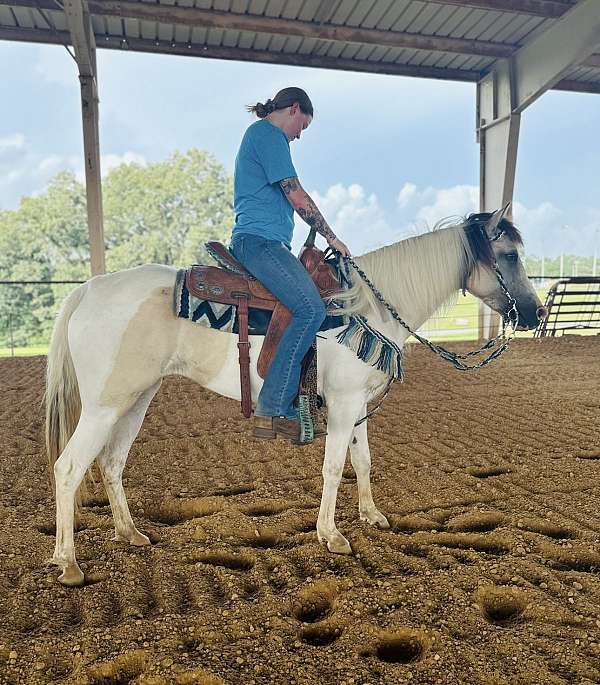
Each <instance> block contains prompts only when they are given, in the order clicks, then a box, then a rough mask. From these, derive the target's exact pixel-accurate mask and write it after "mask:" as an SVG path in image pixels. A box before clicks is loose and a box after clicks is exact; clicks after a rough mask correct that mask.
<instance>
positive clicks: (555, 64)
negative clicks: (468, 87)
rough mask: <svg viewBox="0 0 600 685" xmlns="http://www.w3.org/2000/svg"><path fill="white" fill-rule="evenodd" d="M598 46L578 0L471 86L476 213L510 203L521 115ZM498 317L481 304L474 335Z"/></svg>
mask: <svg viewBox="0 0 600 685" xmlns="http://www.w3.org/2000/svg"><path fill="white" fill-rule="evenodd" d="M599 46H600V1H599V0H580V2H578V3H577V4H576V5H574V6H573V7H572V9H570V10H569V11H568V12H566V13H565V14H564V15H563V16H562V17H560V19H558V20H557V21H556V22H555V23H553V24H552V26H551V27H550V28H549V29H548V30H547V31H545V32H544V33H542V34H540V35H538V36H537V37H536V38H535V39H534V40H532V41H531V42H530V43H527V45H525V46H523V47H522V48H520V49H519V50H518V51H517V52H516V53H515V54H514V55H513V56H512V57H510V58H508V59H500V60H498V61H497V62H495V64H494V67H493V69H492V70H491V71H490V73H488V74H487V75H486V76H484V77H483V78H482V79H481V81H480V82H479V83H478V86H477V136H478V141H479V145H480V209H481V211H482V212H491V211H494V210H495V209H498V208H500V207H503V206H504V205H505V204H506V203H507V202H509V201H511V200H512V197H513V191H514V184H515V171H516V165H517V147H518V142H519V129H520V125H521V112H522V111H523V110H524V109H525V108H526V107H528V106H529V105H530V104H531V103H532V102H534V101H535V100H536V99H537V98H538V97H540V95H542V94H543V93H544V92H545V91H546V90H548V89H549V88H551V87H552V86H553V85H554V84H555V83H557V82H558V81H559V80H560V79H561V78H562V77H563V76H564V74H565V73H566V72H567V71H568V70H569V69H570V68H571V67H572V66H574V65H576V64H579V63H580V62H583V61H584V60H585V59H587V58H588V57H589V56H590V55H591V54H592V53H593V52H594V51H595V50H596V49H597V48H598V47H599ZM499 321H500V319H499V317H498V316H497V315H496V314H493V313H492V311H491V310H490V309H489V308H488V307H486V306H485V305H483V304H481V305H480V309H479V334H480V337H489V336H490V335H491V334H492V333H495V331H496V330H497V327H498V326H499Z"/></svg>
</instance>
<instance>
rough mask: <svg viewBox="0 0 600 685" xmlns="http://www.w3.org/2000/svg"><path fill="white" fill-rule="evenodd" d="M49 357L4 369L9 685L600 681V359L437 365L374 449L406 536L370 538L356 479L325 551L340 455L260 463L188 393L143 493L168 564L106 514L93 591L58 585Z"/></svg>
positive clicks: (156, 436)
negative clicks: (47, 446) (336, 548)
mask: <svg viewBox="0 0 600 685" xmlns="http://www.w3.org/2000/svg"><path fill="white" fill-rule="evenodd" d="M44 366H45V359H44V358H43V357H37V358H29V359H24V358H21V359H4V360H1V361H0V683H2V684H3V685H4V684H10V685H13V684H16V683H27V684H32V685H36V684H39V683H73V684H75V683H86V684H88V685H109V684H114V685H121V684H126V683H128V684H129V683H130V684H131V685H134V684H135V685H142V684H144V685H165V684H167V683H176V684H180V685H183V684H187V683H198V684H200V685H223V684H227V685H238V684H239V685H263V684H265V685H267V684H268V685H271V684H275V685H305V684H312V683H315V684H318V685H333V684H335V685H367V684H369V685H378V684H380V683H386V684H387V683H390V684H391V683H394V684H396V683H413V684H424V685H426V684H436V683H441V684H446V683H448V684H452V685H455V684H466V685H476V684H485V685H504V684H511V685H517V684H519V685H558V684H561V683H576V684H577V685H589V684H590V683H600V338H598V337H595V338H592V337H589V338H579V337H565V338H562V339H557V340H543V341H517V342H516V343H515V344H514V345H513V346H512V348H511V349H510V350H509V351H508V352H507V353H506V354H505V355H504V357H502V358H501V359H500V360H499V361H498V362H496V363H495V364H493V365H491V366H490V367H488V368H487V369H485V370H483V371H480V372H478V373H477V374H475V375H465V374H460V373H458V372H456V371H454V370H453V369H451V368H450V367H447V365H445V364H443V363H442V362H441V361H439V360H437V359H435V358H433V357H432V356H431V354H430V353H428V352H427V351H425V350H424V349H421V348H420V349H417V350H415V351H414V352H412V353H411V354H410V355H409V356H408V358H407V360H406V371H407V378H406V381H405V383H404V384H403V385H399V384H398V385H397V386H395V387H394V389H393V392H392V394H391V396H390V397H389V398H388V400H387V402H386V404H385V405H384V406H383V408H382V409H381V411H380V412H379V414H378V415H377V416H376V417H375V418H374V419H373V420H372V421H371V426H370V429H369V433H370V444H371V449H372V457H373V473H372V478H373V489H374V495H375V500H376V502H377V504H378V505H379V508H380V509H381V510H382V511H383V512H384V513H385V514H386V515H387V516H388V517H389V518H390V522H391V524H392V529H391V530H390V531H382V530H378V529H374V528H371V527H369V526H368V524H366V523H363V522H361V521H360V520H358V514H357V493H356V482H355V479H354V477H353V473H352V470H351V467H350V466H349V464H348V465H347V466H346V469H345V472H344V479H343V482H342V485H341V486H340V494H339V498H338V515H337V521H338V526H339V528H340V530H341V531H342V532H343V533H344V534H345V535H346V536H347V537H348V538H349V540H350V542H351V544H352V548H353V551H354V555H353V556H347V557H345V556H334V555H332V554H330V553H328V552H327V551H326V549H325V548H324V547H322V546H321V545H320V544H319V543H318V542H317V537H316V533H315V532H314V526H315V521H316V516H317V511H318V505H319V499H320V493H321V460H322V453H323V448H322V446H321V445H312V446H310V447H305V448H300V447H292V446H290V445H288V444H287V443H284V442H281V441H279V440H278V441H273V442H257V441H254V440H253V439H252V438H251V437H250V435H249V431H250V424H249V422H245V421H244V420H243V419H242V418H241V415H240V412H239V406H238V405H237V403H235V402H233V401H230V400H227V399H223V398H220V397H218V396H216V395H214V394H212V393H210V392H208V391H206V390H203V389H202V388H200V387H199V386H196V385H194V384H192V383H191V382H188V381H186V380H184V379H180V378H172V379H169V380H167V381H166V382H165V383H164V385H163V387H162V389H161V391H160V392H159V394H158V396H157V397H156V398H155V400H154V401H153V403H152V405H151V407H150V410H149V413H148V416H147V418H146V420H145V422H144V425H143V427H142V430H141V432H140V435H139V436H138V438H137V440H136V442H135V443H134V446H133V448H132V452H131V455H130V459H129V462H128V465H127V468H126V471H125V489H126V491H127V494H128V499H129V502H130V506H131V509H132V512H133V515H134V518H135V520H136V522H137V524H138V526H139V527H140V529H141V530H142V531H144V532H145V533H146V534H148V535H149V536H150V538H151V540H152V542H153V544H152V546H151V547H146V548H134V547H129V546H127V545H125V544H123V543H120V542H114V541H112V536H113V530H112V519H111V515H110V509H109V507H108V506H107V504H108V503H107V499H106V496H105V494H104V491H103V490H102V489H101V488H98V489H97V490H96V491H95V492H93V493H92V494H91V496H90V498H89V499H88V500H87V502H86V506H85V508H84V511H83V517H82V527H81V529H80V530H79V532H78V533H77V534H76V549H77V554H78V558H79V561H80V563H81V566H82V568H83V570H84V572H85V575H86V584H85V586H84V587H82V588H75V589H67V588H64V587H61V586H60V585H59V584H58V583H57V582H56V578H57V575H58V571H57V569H55V568H54V567H52V566H48V565H46V560H47V559H49V558H50V556H51V554H52V548H53V544H54V537H53V536H54V509H53V499H52V496H51V492H50V488H49V484H48V478H47V467H46V457H45V453H44V447H43V416H42V409H41V407H40V400H41V397H42V389H43V374H44Z"/></svg>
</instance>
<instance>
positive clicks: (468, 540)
mask: <svg viewBox="0 0 600 685" xmlns="http://www.w3.org/2000/svg"><path fill="white" fill-rule="evenodd" d="M415 542H416V543H425V544H429V545H437V546H440V547H449V548H450V549H463V550H468V549H473V550H475V551H476V552H484V553H485V554H494V555H502V554H508V553H509V552H510V548H509V546H508V544H507V543H505V542H503V541H502V540H499V539H498V538H493V537H486V536H484V535H478V534H477V533H429V534H428V533H416V534H415Z"/></svg>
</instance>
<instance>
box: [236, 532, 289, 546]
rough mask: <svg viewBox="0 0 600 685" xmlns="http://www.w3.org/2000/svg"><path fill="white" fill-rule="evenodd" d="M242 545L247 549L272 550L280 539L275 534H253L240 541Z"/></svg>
mask: <svg viewBox="0 0 600 685" xmlns="http://www.w3.org/2000/svg"><path fill="white" fill-rule="evenodd" d="M240 543H241V544H242V545H246V546H248V547H258V548H260V549H273V548H274V547H277V546H278V545H279V544H280V543H281V538H280V536H279V535H278V534H277V533H258V532H256V533H254V534H249V535H246V536H244V537H242V538H241V539H240Z"/></svg>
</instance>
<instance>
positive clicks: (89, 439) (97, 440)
mask: <svg viewBox="0 0 600 685" xmlns="http://www.w3.org/2000/svg"><path fill="white" fill-rule="evenodd" d="M115 418H116V417H115V415H114V412H112V411H111V412H105V413H103V414H97V415H95V414H93V413H91V412H89V411H88V412H86V411H85V410H84V411H82V413H81V416H80V418H79V423H78V424H77V428H76V429H75V431H74V433H73V435H72V436H71V438H70V440H69V442H68V443H67V445H66V447H65V449H64V450H63V452H62V454H61V455H60V457H59V458H58V459H57V460H56V463H55V464H54V479H55V482H56V545H55V548H54V556H53V557H52V563H54V564H56V565H57V566H60V568H61V569H62V574H61V575H60V576H59V578H58V580H59V581H60V582H61V583H62V584H63V585H82V584H83V573H82V572H81V569H80V568H79V565H78V564H77V560H76V559H75V545H74V541H73V519H74V505H75V493H76V492H77V488H78V487H79V485H80V484H81V481H82V480H83V477H84V475H85V472H86V471H87V470H88V468H89V467H90V465H91V464H92V462H93V461H94V459H95V457H96V456H97V454H98V453H99V452H100V450H101V449H102V448H103V447H104V445H105V444H106V441H107V439H108V437H109V435H110V432H111V429H112V427H113V425H114V422H115Z"/></svg>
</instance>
